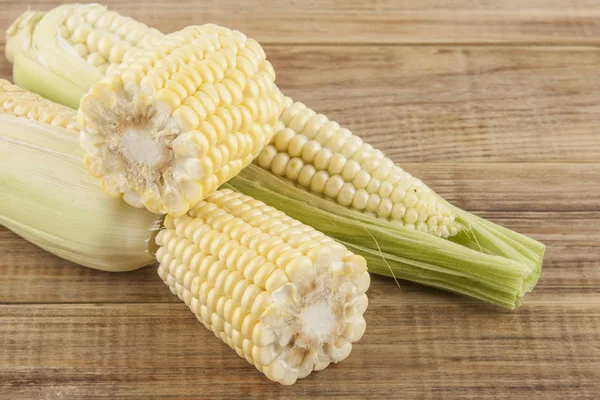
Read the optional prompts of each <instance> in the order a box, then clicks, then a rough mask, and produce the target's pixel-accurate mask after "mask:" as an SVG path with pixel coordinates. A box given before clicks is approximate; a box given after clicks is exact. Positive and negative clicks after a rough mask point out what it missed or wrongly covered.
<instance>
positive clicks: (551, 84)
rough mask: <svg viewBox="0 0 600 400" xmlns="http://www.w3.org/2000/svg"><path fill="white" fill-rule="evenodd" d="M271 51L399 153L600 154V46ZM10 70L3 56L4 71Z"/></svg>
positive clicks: (322, 106) (345, 118)
mask: <svg viewBox="0 0 600 400" xmlns="http://www.w3.org/2000/svg"><path fill="white" fill-rule="evenodd" d="M0 51H2V46H0ZM266 51H267V53H268V55H269V58H270V59H271V60H272V62H273V64H274V66H275V69H276V71H278V79H277V81H278V84H279V86H280V87H281V88H282V89H283V90H284V92H285V93H286V94H288V95H290V96H292V97H293V98H295V99H296V100H298V101H303V102H305V103H306V104H307V105H308V106H310V107H312V108H313V109H315V110H316V111H318V112H321V113H324V114H326V115H327V116H329V117H330V118H331V119H335V120H337V121H339V122H340V123H341V124H342V125H343V126H345V127H348V128H350V129H351V130H352V131H353V132H354V133H356V134H358V135H360V136H361V137H363V138H364V139H365V140H366V141H368V142H370V143H372V144H373V145H375V146H376V147H377V148H380V149H382V150H384V151H386V152H387V153H388V154H389V155H390V156H391V157H392V158H393V159H394V160H395V161H397V162H401V163H404V162H449V161H450V162H531V161H534V162H565V161H569V162H597V161H598V160H600V135H599V134H598V126H599V125H600V118H599V117H598V115H600V106H598V104H599V103H598V95H597V94H598V93H600V81H599V80H598V79H596V74H597V66H598V65H599V64H600V49H597V48H539V47H527V48H526V47H518V48H506V47H501V48H496V47H460V48H447V47H421V48H412V47H396V46H379V47H360V46H348V47H335V46H316V47H314V46H311V47H307V46H292V47H290V46H280V45H269V46H266ZM340 65H344V68H340V67H339V66H340ZM10 75H11V70H10V65H9V64H8V62H6V61H1V62H0V77H10Z"/></svg>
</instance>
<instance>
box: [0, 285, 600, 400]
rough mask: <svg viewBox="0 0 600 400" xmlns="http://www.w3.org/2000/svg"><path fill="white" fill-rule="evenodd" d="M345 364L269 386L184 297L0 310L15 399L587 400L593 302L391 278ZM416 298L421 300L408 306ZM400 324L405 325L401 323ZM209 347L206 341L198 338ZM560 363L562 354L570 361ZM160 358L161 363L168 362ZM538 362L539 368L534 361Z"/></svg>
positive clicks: (592, 371) (591, 383)
mask: <svg viewBox="0 0 600 400" xmlns="http://www.w3.org/2000/svg"><path fill="white" fill-rule="evenodd" d="M371 296H372V298H373V302H374V303H372V304H371V305H370V309H369V310H368V311H367V314H366V318H367V323H368V324H369V326H370V330H369V334H368V335H367V336H366V337H365V338H364V339H363V340H362V341H361V343H360V345H357V346H355V349H354V351H353V353H352V354H351V356H350V357H349V358H348V360H346V361H344V363H342V364H340V365H337V366H333V367H331V368H328V369H326V370H325V371H323V372H319V373H315V374H313V375H311V376H309V377H308V378H306V379H305V380H303V381H302V383H301V384H299V385H296V386H294V387H293V388H285V387H281V386H279V385H274V384H271V383H268V382H267V381H266V380H265V379H264V378H263V377H262V376H261V374H260V373H259V372H258V371H255V370H254V369H253V368H251V367H249V365H248V364H247V362H246V361H245V360H242V359H240V358H239V357H237V355H236V354H235V353H234V352H232V351H231V349H229V348H228V347H227V346H226V345H225V344H223V343H221V342H220V341H219V340H217V339H216V338H215V337H214V335H213V334H212V333H211V332H209V331H207V330H205V329H199V327H198V325H199V323H198V321H196V319H195V318H194V316H193V315H192V314H191V313H190V312H189V311H187V310H185V309H184V308H185V307H184V306H183V304H135V305H132V304H128V305H120V304H105V305H58V306H57V305H5V306H2V307H0V318H2V321H3V324H2V325H0V335H2V337H4V338H6V341H5V343H4V345H3V346H2V348H0V357H1V359H2V360H4V363H9V364H10V365H11V366H12V368H11V369H10V370H7V369H5V370H3V371H2V375H3V381H2V382H3V384H2V386H0V387H1V389H0V394H2V390H4V391H5V392H4V393H5V395H8V394H9V393H10V394H12V395H14V394H17V393H18V396H19V397H20V398H44V397H43V396H53V397H50V398H94V399H112V398H127V399H144V398H148V397H150V396H153V395H155V394H157V393H161V394H163V395H165V396H169V397H173V398H198V397H201V398H236V397H239V396H245V397H246V396H249V397H250V398H274V397H277V398H294V397H296V398H298V396H300V397H301V398H314V397H318V396H319V395H323V394H325V393H326V394H327V397H328V398H346V399H362V398H365V397H366V395H367V393H368V397H369V398H377V399H389V398H393V397H396V398H399V397H403V398H426V399H437V398H441V397H442V398H482V397H488V398H492V397H493V398H502V399H511V398H525V397H528V396H534V397H535V398H575V397H577V398H590V399H592V398H594V396H596V395H597V392H596V390H597V381H598V379H600V348H599V347H598V341H599V340H600V333H599V332H600V322H599V321H600V318H599V317H600V303H598V302H597V301H596V302H594V303H591V302H588V301H580V302H574V303H570V304H564V305H561V306H557V305H556V304H552V303H546V302H534V301H532V302H529V303H528V304H526V305H525V306H523V307H522V308H521V309H520V310H519V311H518V312H516V313H502V312H498V311H495V310H490V309H489V307H485V306H482V305H478V304H468V303H464V302H458V303H455V302H453V300H452V298H449V296H448V298H446V299H444V300H445V301H444V302H437V303H428V302H423V301H418V299H419V296H414V294H407V295H405V296H403V295H402V294H399V293H398V290H397V288H394V287H392V286H390V285H387V287H386V288H385V289H383V288H378V289H377V290H373V292H372V294H371ZM412 299H417V301H416V302H415V303H413V300H412ZM398 321H401V323H398ZM208 343H210V345H208V346H207V345H206V344H208ZM567 361H568V362H567ZM166 366H169V367H168V368H166ZM540 366H543V368H541V367H540Z"/></svg>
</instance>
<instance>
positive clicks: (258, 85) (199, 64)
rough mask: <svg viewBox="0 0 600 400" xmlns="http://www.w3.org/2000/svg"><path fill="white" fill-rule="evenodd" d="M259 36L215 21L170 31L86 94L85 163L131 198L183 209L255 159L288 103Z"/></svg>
mask: <svg viewBox="0 0 600 400" xmlns="http://www.w3.org/2000/svg"><path fill="white" fill-rule="evenodd" d="M274 80H275V72H274V71H273V68H272V66H271V64H270V63H269V62H268V61H267V60H266V58H265V54H264V51H263V50H262V48H261V47H260V45H259V44H258V43H257V42H256V41H254V40H252V39H247V38H246V36H244V35H243V34H242V33H240V32H237V31H232V30H229V29H227V28H223V27H220V26H217V25H203V26H197V27H188V28H186V29H184V30H182V31H180V32H176V33H174V34H171V35H167V36H164V37H163V38H162V39H160V40H158V41H156V42H155V43H154V45H153V46H152V49H145V50H141V51H140V52H139V54H138V55H137V57H136V59H135V61H132V62H131V63H129V64H125V65H123V66H121V67H119V68H116V69H115V72H114V73H112V74H109V75H107V76H106V77H105V78H104V79H102V80H101V81H100V82H99V83H97V84H96V85H94V86H93V87H92V88H91V89H90V91H89V92H88V94H87V95H85V96H84V97H83V98H82V100H81V106H80V109H79V114H78V123H79V125H80V128H81V131H82V135H81V143H82V147H83V148H84V150H86V152H87V155H86V158H85V163H86V166H87V167H88V169H89V170H90V171H91V172H92V174H93V175H94V176H97V177H100V178H102V184H103V187H104V188H105V190H106V191H107V192H108V193H109V194H112V195H115V196H118V195H119V194H121V193H122V194H123V198H124V199H125V201H126V202H127V203H129V204H131V205H133V206H136V207H142V206H145V207H146V208H148V209H149V210H150V211H152V212H156V213H169V214H172V215H175V216H177V215H183V214H184V213H185V212H187V211H188V209H189V208H190V207H192V206H193V205H195V204H196V203H198V202H199V201H200V200H202V199H203V198H205V197H206V196H208V195H209V194H210V193H212V192H214V191H215V190H216V189H217V188H218V187H219V185H221V184H222V183H224V182H226V181H227V180H228V179H229V178H231V177H232V176H235V175H236V174H237V173H238V172H239V171H240V170H241V169H242V168H244V167H245V166H246V165H248V164H249V163H250V162H251V161H252V160H253V159H254V158H255V157H256V156H257V155H258V153H259V151H260V150H261V149H262V148H263V147H264V146H266V145H267V144H268V143H269V141H270V140H271V138H272V136H273V126H274V124H275V122H276V121H277V118H278V116H279V114H280V113H281V110H282V107H281V103H282V95H281V93H280V92H279V89H278V88H277V87H276V86H275V84H274Z"/></svg>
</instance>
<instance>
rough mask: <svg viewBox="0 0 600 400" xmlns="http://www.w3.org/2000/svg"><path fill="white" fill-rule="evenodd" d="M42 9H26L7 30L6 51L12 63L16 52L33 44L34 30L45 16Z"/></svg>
mask: <svg viewBox="0 0 600 400" xmlns="http://www.w3.org/2000/svg"><path fill="white" fill-rule="evenodd" d="M44 14H45V13H44V12H42V11H30V10H28V11H26V12H24V13H23V14H22V15H21V16H20V17H19V18H17V19H16V20H15V21H14V22H13V23H12V24H11V25H10V26H9V27H8V29H7V30H6V38H5V39H6V48H5V49H4V53H5V55H6V58H7V59H8V61H9V62H10V63H13V62H14V58H15V54H16V53H17V52H19V51H21V50H22V49H24V48H27V47H29V45H30V44H31V37H32V35H33V30H34V29H35V27H36V25H37V23H38V22H39V20H40V19H42V17H43V16H44Z"/></svg>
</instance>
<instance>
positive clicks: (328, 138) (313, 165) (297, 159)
mask: <svg viewBox="0 0 600 400" xmlns="http://www.w3.org/2000/svg"><path fill="white" fill-rule="evenodd" d="M58 9H60V14H61V15H64V18H63V20H59V19H57V18H50V17H44V18H42V21H43V22H44V24H43V26H42V27H40V28H36V27H35V26H36V24H37V25H40V24H41V23H40V22H39V21H38V20H35V19H29V20H27V18H26V17H22V19H23V20H27V21H29V24H26V23H23V22H19V23H17V22H16V23H15V24H13V27H11V28H10V29H9V33H7V42H9V43H11V42H17V43H19V42H26V40H24V39H23V37H27V36H28V34H27V32H29V31H36V32H37V31H38V29H39V30H40V32H41V31H42V30H44V31H45V33H44V37H45V38H46V37H48V36H51V35H55V36H57V35H58V36H60V32H64V33H63V34H62V36H61V37H64V38H66V40H67V41H68V43H67V45H66V46H63V47H68V46H71V48H72V49H74V50H77V53H78V54H84V55H87V54H96V53H95V51H96V49H97V48H98V46H97V45H95V42H101V43H106V44H107V45H106V46H108V44H111V43H117V42H116V40H113V39H111V38H112V37H113V36H115V35H118V34H119V33H121V30H120V29H116V27H118V26H120V25H121V24H122V23H121V22H119V23H112V24H109V21H113V20H114V21H121V20H127V21H129V22H128V23H129V24H131V25H134V24H135V26H134V27H133V29H132V32H135V34H134V35H132V36H130V39H132V40H130V41H129V42H127V43H128V45H127V46H131V48H132V50H127V51H125V50H122V49H123V48H125V46H124V45H123V46H120V47H119V51H118V52H117V53H118V54H119V57H113V58H109V59H106V57H104V58H102V60H107V61H106V62H102V63H100V61H98V67H96V70H97V71H95V73H92V76H95V77H96V78H97V79H100V76H102V75H103V74H104V72H105V71H115V70H118V68H119V64H120V63H121V62H123V60H124V58H125V63H128V62H132V60H135V58H136V57H137V56H139V55H140V53H141V52H142V51H143V50H142V49H144V48H147V47H148V46H149V44H150V43H151V42H152V41H158V40H159V37H160V33H158V31H156V30H155V29H151V28H148V27H147V26H145V25H143V24H140V23H134V22H132V21H133V20H131V19H129V18H126V17H122V16H119V15H118V14H117V13H114V12H112V11H108V10H107V9H106V8H104V7H102V6H100V5H91V6H90V5H78V4H75V5H66V6H62V7H59V8H58ZM58 9H55V10H53V11H50V13H49V14H56V13H57V11H56V10H58ZM90 15H91V16H90ZM46 19H50V20H52V24H53V25H52V26H54V27H55V28H54V31H50V32H49V31H48V29H47V28H45V27H46V26H49V25H50V24H47V23H45V22H46V21H45V20H46ZM96 19H98V20H100V21H104V23H103V24H101V28H102V29H101V30H99V31H94V34H95V36H94V39H93V40H92V41H91V42H90V44H91V48H89V49H87V50H83V47H81V46H84V47H85V45H84V44H81V42H82V40H81V39H78V37H79V36H80V35H79V34H74V33H73V30H72V29H70V27H72V26H76V25H75V23H74V22H71V21H93V20H96ZM61 21H62V22H61ZM93 27H94V28H96V27H97V26H93ZM87 31H89V29H86V32H87ZM143 32H147V33H143ZM136 37H139V38H140V40H139V41H137V42H136V41H135V40H133V38H136ZM57 40H60V39H57ZM76 44H77V45H76ZM76 46H78V47H76ZM115 46H116V44H115ZM9 47H10V48H11V53H17V51H15V50H12V49H19V48H23V47H25V48H27V46H26V45H25V46H23V45H18V44H14V43H11V45H10V46H9ZM7 48H8V47H7ZM8 52H9V51H8V50H7V54H8ZM110 52H111V51H110V50H109V49H108V48H106V49H104V53H110ZM71 53H72V54H75V52H74V51H71ZM75 57H76V56H73V58H75ZM98 59H99V58H98ZM86 61H87V62H88V64H89V65H88V67H86V69H88V68H90V67H95V63H94V62H93V60H92V61H90V60H89V59H86ZM269 67H270V65H269ZM20 70H22V69H21V68H16V67H15V71H20ZM57 73H58V72H57ZM18 75H19V74H15V78H16V77H17V76H18ZM91 79H92V78H89V79H88V80H87V81H88V82H89V80H91ZM23 81H25V82H24V84H26V85H29V80H28V79H23ZM17 83H18V84H21V82H19V81H17ZM32 86H33V85H32ZM80 86H81V87H82V89H81V90H79V91H77V93H75V96H77V95H78V94H80V92H82V91H85V90H87V89H88V87H86V86H85V85H84V84H82V85H80ZM24 87H26V88H30V89H32V90H34V88H32V87H30V86H24ZM38 87H39V86H38ZM52 96H53V95H52V94H50V95H49V98H51V99H55V100H57V101H59V102H60V99H56V98H54V97H52ZM78 100H79V98H73V99H72V100H71V101H68V102H66V103H65V104H68V105H70V104H74V103H76V102H77V101H78ZM256 162H257V164H258V165H260V166H261V167H262V168H264V169H266V170H268V171H270V172H272V173H274V174H275V175H277V176H280V177H284V178H286V179H289V180H291V181H292V182H295V183H296V184H298V185H299V186H302V187H303V188H305V189H307V190H309V191H311V192H312V193H315V194H319V195H322V196H324V197H325V198H328V199H331V200H333V201H335V202H337V203H338V204H341V205H343V206H346V207H350V208H353V209H356V210H358V211H364V212H366V213H369V214H370V215H374V216H376V217H379V218H384V219H388V220H391V221H394V222H395V223H398V224H400V225H401V226H404V227H406V228H409V229H418V230H419V231H423V232H429V233H431V234H434V235H436V236H440V237H449V236H454V235H456V234H457V233H458V232H459V230H460V228H461V227H460V224H459V223H458V222H456V216H455V214H454V213H452V212H451V211H450V209H449V208H448V207H447V206H446V205H445V204H444V203H443V202H442V201H441V200H440V199H439V198H438V196H437V195H436V194H435V193H434V192H433V191H432V190H431V189H430V188H428V187H427V186H426V185H424V184H423V183H422V182H421V181H420V180H418V179H417V178H415V177H413V176H411V175H410V174H409V173H407V172H406V171H404V170H402V168H400V167H399V166H397V165H395V164H394V162H393V161H392V160H391V159H389V158H387V157H385V155H384V154H383V153H382V152H381V151H379V150H377V149H374V148H373V147H372V146H371V145H369V144H367V143H364V142H363V141H362V140H361V139H360V137H358V136H356V135H353V134H352V133H351V132H350V131H349V130H348V129H345V128H342V127H340V125H339V124H338V123H336V122H334V121H329V120H328V119H327V117H325V116H324V115H322V114H317V113H315V112H314V111H313V110H311V109H309V108H308V107H306V106H305V105H304V104H302V103H300V102H293V100H292V99H291V98H289V97H285V99H284V112H283V113H282V114H281V117H280V119H279V121H278V122H277V125H276V126H275V130H274V135H273V136H272V140H271V143H270V144H269V145H268V146H266V147H265V148H264V149H263V150H262V151H261V152H260V155H259V156H258V158H257V160H256ZM132 203H137V200H136V201H132Z"/></svg>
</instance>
